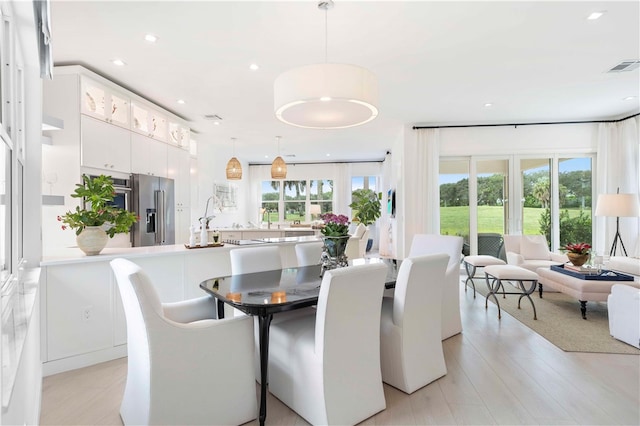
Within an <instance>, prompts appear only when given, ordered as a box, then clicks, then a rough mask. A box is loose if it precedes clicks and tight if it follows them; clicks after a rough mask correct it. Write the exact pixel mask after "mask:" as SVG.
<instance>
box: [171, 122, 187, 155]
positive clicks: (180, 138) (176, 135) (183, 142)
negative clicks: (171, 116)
mask: <svg viewBox="0 0 640 426" xmlns="http://www.w3.org/2000/svg"><path fill="white" fill-rule="evenodd" d="M190 139H191V131H190V130H189V128H188V127H187V126H185V125H183V124H181V123H177V122H174V121H171V122H169V143H170V144H172V145H175V146H179V147H180V148H185V149H189V146H190Z"/></svg>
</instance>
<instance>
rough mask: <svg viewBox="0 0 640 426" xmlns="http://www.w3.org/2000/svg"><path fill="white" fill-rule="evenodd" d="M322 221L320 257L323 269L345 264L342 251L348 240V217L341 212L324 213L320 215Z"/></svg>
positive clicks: (345, 260)
mask: <svg viewBox="0 0 640 426" xmlns="http://www.w3.org/2000/svg"><path fill="white" fill-rule="evenodd" d="M320 218H321V219H322V220H323V221H324V226H323V227H322V229H321V230H320V232H322V235H323V236H322V240H323V241H324V248H323V252H324V253H323V256H322V258H321V259H320V260H321V262H322V266H323V268H324V269H333V268H336V267H338V266H347V258H346V256H345V254H344V251H345V249H346V247H347V241H349V218H348V217H347V216H345V215H343V214H339V215H335V214H333V213H326V214H323V215H320Z"/></svg>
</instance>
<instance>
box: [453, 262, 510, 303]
mask: <svg viewBox="0 0 640 426" xmlns="http://www.w3.org/2000/svg"><path fill="white" fill-rule="evenodd" d="M462 261H463V262H464V269H466V271H467V279H466V280H464V291H465V292H466V291H467V287H469V283H471V287H473V298H474V299H475V298H476V284H475V283H474V282H473V277H474V275H475V274H476V268H484V267H485V266H491V265H506V263H505V261H504V260H502V259H498V258H497V257H493V256H488V255H484V254H483V255H479V256H465V257H464V259H462Z"/></svg>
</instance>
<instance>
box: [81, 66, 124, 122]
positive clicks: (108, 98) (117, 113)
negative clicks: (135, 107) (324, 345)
mask: <svg viewBox="0 0 640 426" xmlns="http://www.w3.org/2000/svg"><path fill="white" fill-rule="evenodd" d="M81 88H82V92H81V97H80V105H81V108H80V110H81V111H82V113H83V114H86V115H89V116H91V117H94V118H97V119H98V120H103V121H105V122H107V123H111V124H115V125H116V126H120V127H124V128H126V129H128V128H129V126H130V123H131V120H130V107H129V104H130V103H131V101H130V99H129V97H127V96H126V95H124V94H122V93H120V92H118V91H116V90H113V89H111V88H109V87H107V86H105V85H103V84H100V83H97V82H95V81H93V80H91V79H89V78H87V77H85V76H82V78H81Z"/></svg>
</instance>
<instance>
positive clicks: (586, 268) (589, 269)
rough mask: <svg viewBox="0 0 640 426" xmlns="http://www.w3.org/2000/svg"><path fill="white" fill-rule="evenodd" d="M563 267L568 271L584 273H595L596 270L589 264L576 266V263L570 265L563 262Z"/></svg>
mask: <svg viewBox="0 0 640 426" xmlns="http://www.w3.org/2000/svg"><path fill="white" fill-rule="evenodd" d="M564 269H568V270H570V271H576V272H582V273H584V274H589V273H593V274H595V273H597V272H598V270H597V269H596V268H594V267H591V266H589V265H587V266H576V265H572V264H571V263H565V264H564Z"/></svg>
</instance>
